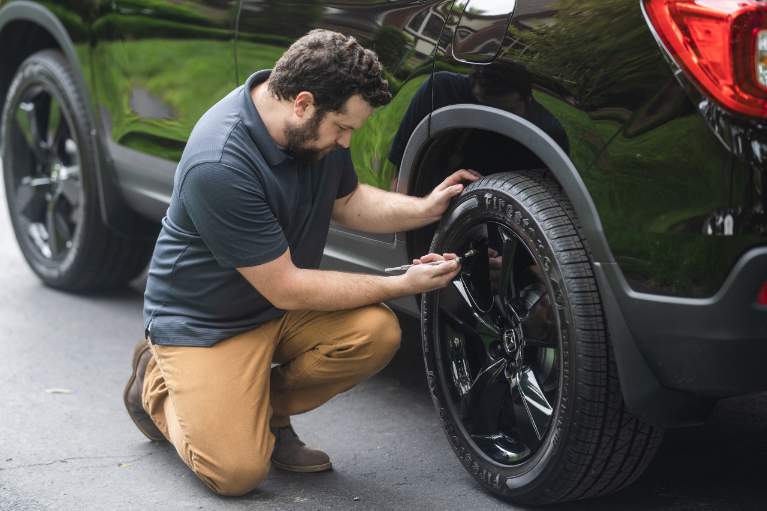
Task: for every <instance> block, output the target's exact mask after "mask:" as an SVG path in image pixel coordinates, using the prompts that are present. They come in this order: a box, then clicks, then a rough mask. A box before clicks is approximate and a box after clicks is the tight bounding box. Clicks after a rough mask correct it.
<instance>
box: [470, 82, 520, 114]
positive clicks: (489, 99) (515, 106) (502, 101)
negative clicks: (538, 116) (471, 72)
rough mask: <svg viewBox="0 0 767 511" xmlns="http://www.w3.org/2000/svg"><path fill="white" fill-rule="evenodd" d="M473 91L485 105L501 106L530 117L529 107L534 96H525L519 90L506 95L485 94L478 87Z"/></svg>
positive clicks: (508, 110)
mask: <svg viewBox="0 0 767 511" xmlns="http://www.w3.org/2000/svg"><path fill="white" fill-rule="evenodd" d="M472 92H473V93H474V97H476V98H477V101H479V102H480V103H481V104H483V105H487V106H492V107H494V108H499V109H501V110H505V111H507V112H509V113H512V114H516V115H518V116H520V117H523V118H528V117H529V111H528V109H529V107H530V102H531V101H532V99H533V98H532V96H528V97H526V98H524V97H522V95H521V94H520V93H519V92H512V93H511V94H506V95H504V96H484V95H482V93H481V92H480V91H479V90H478V88H477V87H474V88H473V89H472Z"/></svg>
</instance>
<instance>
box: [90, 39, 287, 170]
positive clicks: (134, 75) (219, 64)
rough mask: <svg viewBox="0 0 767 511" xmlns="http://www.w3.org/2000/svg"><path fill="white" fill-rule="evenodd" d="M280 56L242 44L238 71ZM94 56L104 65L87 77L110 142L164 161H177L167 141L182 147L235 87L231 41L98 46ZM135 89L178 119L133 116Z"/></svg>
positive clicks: (276, 50)
mask: <svg viewBox="0 0 767 511" xmlns="http://www.w3.org/2000/svg"><path fill="white" fill-rule="evenodd" d="M282 51H283V50H282V49H281V48H278V47H275V46H267V45H261V44H255V43H250V42H241V43H240V65H241V68H242V67H249V68H250V69H252V70H253V71H256V70H259V69H266V68H270V67H272V66H273V65H274V63H275V62H276V61H277V59H279V57H280V56H281V55H282ZM93 52H94V61H95V62H102V63H109V65H108V66H101V67H100V68H99V71H98V72H97V73H90V72H88V71H89V70H86V72H88V74H90V75H91V77H92V79H93V80H94V81H95V82H96V90H98V91H99V100H100V102H101V103H102V104H103V105H104V106H105V107H106V108H107V110H108V112H109V114H110V116H111V118H112V119H111V120H112V138H113V139H114V140H115V141H119V142H120V143H125V145H129V146H131V147H134V148H136V149H139V150H142V151H144V152H147V153H149V154H152V155H155V156H159V157H163V158H168V159H174V158H176V157H177V156H178V145H177V144H176V145H173V144H171V143H168V142H167V140H171V141H176V142H180V143H182V144H185V143H186V141H187V139H188V138H189V134H190V133H191V131H192V128H193V127H194V125H195V123H196V122H197V121H198V120H199V118H200V117H202V115H203V114H204V113H205V112H206V111H207V110H208V109H209V108H210V107H211V106H213V105H214V104H215V103H217V102H218V101H219V100H221V98H223V97H224V96H226V95H227V94H228V93H229V92H231V91H232V89H234V88H235V87H236V85H237V84H236V83H235V76H234V68H233V63H234V58H233V56H234V55H233V53H234V48H233V44H232V42H230V41H204V40H166V39H142V40H138V41H126V42H124V43H122V42H114V43H101V44H99V45H97V46H96V48H95V49H94V50H93ZM253 71H250V72H249V73H247V74H245V75H244V76H248V75H249V74H250V73H252V72H253ZM86 76H87V75H86ZM135 88H143V89H145V90H147V91H148V92H150V93H151V94H152V95H153V96H155V97H157V98H158V99H160V100H161V101H162V102H163V103H165V104H166V105H168V106H169V107H171V108H172V109H173V110H174V111H175V112H177V113H178V118H177V119H147V118H143V117H139V116H138V115H136V114H135V113H134V112H132V111H131V109H130V106H129V100H130V96H131V93H132V91H133V89H135ZM169 151H170V152H169Z"/></svg>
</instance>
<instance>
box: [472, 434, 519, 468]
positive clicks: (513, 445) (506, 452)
mask: <svg viewBox="0 0 767 511" xmlns="http://www.w3.org/2000/svg"><path fill="white" fill-rule="evenodd" d="M471 438H472V440H474V443H475V444H477V447H479V448H480V449H482V451H483V452H484V453H485V454H487V455H488V456H490V457H491V458H492V459H494V460H495V461H496V462H498V463H503V464H505V465H508V464H509V463H514V462H516V461H519V460H521V459H523V458H526V457H528V456H529V455H530V449H528V448H527V446H526V445H524V444H523V443H521V442H520V441H519V440H516V439H514V438H511V437H509V436H508V435H506V434H505V433H503V432H498V433H495V434H494V435H471Z"/></svg>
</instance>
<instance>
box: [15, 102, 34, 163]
mask: <svg viewBox="0 0 767 511" xmlns="http://www.w3.org/2000/svg"><path fill="white" fill-rule="evenodd" d="M34 108H35V105H33V104H32V103H24V102H22V103H21V104H20V105H19V108H18V110H17V111H16V126H17V127H18V132H19V134H20V135H21V137H22V138H23V140H24V142H25V143H26V144H27V148H29V150H30V151H33V152H34V147H35V134H34V129H33V126H34V123H35V121H33V118H34V114H33V112H34Z"/></svg>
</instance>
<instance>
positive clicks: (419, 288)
mask: <svg viewBox="0 0 767 511" xmlns="http://www.w3.org/2000/svg"><path fill="white" fill-rule="evenodd" d="M456 257H458V256H457V255H456V254H442V255H439V254H428V255H425V256H423V257H422V258H420V259H414V260H413V264H415V266H413V267H412V268H408V270H407V272H406V273H405V274H404V275H403V278H404V279H405V281H406V283H407V284H406V286H408V288H409V289H411V290H412V294H419V293H428V292H429V291H434V290H436V289H442V288H445V287H447V285H448V284H449V283H450V281H451V280H453V279H454V278H455V276H456V275H458V272H459V271H461V265H460V264H459V263H456V262H451V263H443V264H422V263H429V262H432V261H444V260H445V259H455V258H456Z"/></svg>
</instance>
